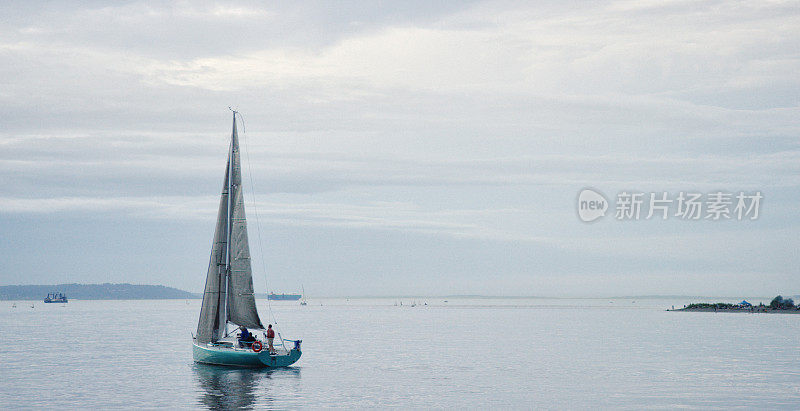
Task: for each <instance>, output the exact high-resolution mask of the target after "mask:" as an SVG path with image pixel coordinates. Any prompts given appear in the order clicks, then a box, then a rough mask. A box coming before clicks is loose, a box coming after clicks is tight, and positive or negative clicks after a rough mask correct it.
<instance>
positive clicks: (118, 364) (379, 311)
mask: <svg viewBox="0 0 800 411" xmlns="http://www.w3.org/2000/svg"><path fill="white" fill-rule="evenodd" d="M395 301H399V300H395V299H381V300H378V299H375V300H363V299H360V300H356V299H352V300H350V301H347V300H344V299H342V300H312V301H310V303H309V304H310V305H309V306H306V307H301V306H299V305H298V303H297V302H277V303H273V304H272V310H273V312H274V314H275V316H276V317H277V318H278V331H280V332H281V333H282V334H283V335H284V336H286V337H287V338H302V339H303V340H304V342H303V358H301V360H300V361H299V362H298V363H297V364H296V366H295V367H293V368H289V369H279V370H274V371H259V370H247V369H231V368H225V367H214V366H203V365H198V364H194V363H193V362H192V358H191V357H192V355H191V335H190V332H191V331H194V328H195V326H196V321H197V317H198V313H199V309H200V307H199V304H200V301H199V300H191V301H188V303H187V302H186V301H184V300H177V301H176V300H170V301H113V302H112V301H73V302H70V303H69V304H66V305H63V306H62V305H60V304H47V305H45V304H43V303H41V302H36V303H35V308H33V309H31V308H30V303H23V302H17V308H14V309H12V308H11V304H12V302H10V301H2V302H0V304H2V305H0V347H2V348H0V361H1V362H2V366H1V367H0V405H3V406H4V408H40V407H46V408H53V407H55V406H61V407H67V408H89V407H101V408H134V407H136V408H154V407H170V408H236V407H239V408H265V407H274V408H301V407H308V408H311V407H313V408H319V407H347V408H377V407H387V406H400V407H411V408H431V407H433V408H453V407H458V408H462V407H466V408H478V407H481V408H483V407H504V408H530V407H541V408H578V407H593V408H595V407H601V408H642V407H648V408H670V409H671V408H676V407H689V408H726V409H727V408H734V407H742V408H753V407H758V408H794V409H797V408H800V338H798V332H797V331H798V325H799V324H800V315H758V314H713V313H670V312H665V311H663V309H664V308H667V307H669V306H670V305H672V304H675V305H678V304H681V305H682V304H684V303H686V301H669V300H643V301H636V302H633V301H631V300H614V301H609V300H543V299H523V300H480V299H474V300H467V299H449V302H448V303H444V302H443V301H442V299H418V300H417V302H418V304H421V303H422V302H425V301H427V302H428V304H429V305H428V306H422V305H418V306H417V307H415V308H412V307H409V306H408V304H409V302H410V300H408V299H406V300H403V302H404V304H405V306H403V307H395V306H394V303H395ZM320 303H322V304H323V305H322V306H320ZM259 309H260V311H261V312H262V318H264V319H265V321H266V318H267V317H268V311H267V309H266V302H263V301H260V302H259Z"/></svg>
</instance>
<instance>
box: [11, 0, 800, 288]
mask: <svg viewBox="0 0 800 411" xmlns="http://www.w3.org/2000/svg"><path fill="white" fill-rule="evenodd" d="M0 20H2V21H3V22H4V24H3V25H2V27H0V34H2V36H0V39H1V40H0V62H2V64H0V183H1V184H2V189H3V191H2V195H0V228H1V229H3V232H7V233H15V235H16V236H18V237H19V238H20V241H23V242H25V241H27V242H29V243H26V244H30V245H35V244H36V243H37V241H39V242H42V243H44V244H46V246H47V247H49V250H51V251H52V252H53V253H54V254H53V255H54V257H53V261H51V262H47V261H45V262H41V263H40V264H37V265H36V266H31V267H26V266H25V264H23V262H24V261H25V259H28V260H30V259H31V255H30V254H27V253H26V252H23V253H21V254H20V253H14V252H12V251H13V250H15V248H14V247H13V245H12V244H10V243H9V242H6V243H2V247H0V250H2V251H3V252H4V255H9V256H11V257H10V258H11V259H12V260H13V261H12V263H11V265H10V266H9V267H11V266H13V267H14V272H11V271H0V283H11V282H15V281H18V280H15V278H17V277H16V274H15V273H18V272H24V273H28V274H31V275H33V274H36V275H42V276H44V277H43V278H50V279H54V278H56V277H53V276H52V275H51V274H47V273H48V272H49V271H51V270H53V269H54V268H53V267H60V266H64V267H82V266H83V265H84V263H86V261H85V260H82V258H81V257H79V256H77V255H76V256H73V257H72V259H70V257H68V256H67V255H66V254H64V255H63V256H62V255H61V254H58V253H56V251H53V250H57V249H59V250H64V249H71V248H70V247H68V246H67V245H65V243H60V242H59V241H58V239H59V238H61V237H60V236H61V235H63V236H64V238H66V237H69V236H77V238H76V239H75V240H76V241H82V242H88V243H92V244H96V245H98V246H101V247H102V248H103V250H104V252H106V253H108V254H109V255H111V256H113V255H118V256H120V258H123V259H126V258H128V257H130V256H129V255H127V254H126V253H128V250H131V249H136V250H137V251H136V252H137V254H138V255H139V257H140V258H142V259H149V260H155V259H157V258H161V257H163V256H160V255H158V254H159V253H158V252H157V251H154V250H150V249H148V248H147V247H145V246H143V245H142V244H147V243H148V242H158V241H161V242H162V243H161V244H162V247H161V248H162V249H170V250H173V252H174V253H176V255H180V256H181V258H175V259H172V260H171V261H174V262H172V263H169V267H167V268H164V270H171V272H176V273H185V274H182V275H178V276H165V275H164V274H165V272H158V273H153V274H152V275H148V274H143V273H142V272H141V270H142V267H140V266H136V264H135V261H136V259H134V258H132V257H130V261H128V264H126V265H122V266H119V265H117V266H115V267H114V269H115V270H118V271H119V273H116V274H114V275H119V276H120V277H124V276H126V275H128V276H135V278H141V279H142V281H143V282H160V281H161V280H160V279H162V278H174V280H173V283H172V285H180V286H183V287H184V288H191V289H196V288H197V287H195V286H193V285H192V284H194V280H193V275H194V274H192V273H191V271H192V270H200V271H202V267H200V268H197V266H202V265H203V264H202V261H203V260H204V259H206V258H207V255H205V254H207V250H206V248H207V243H208V241H210V240H208V239H207V238H206V237H208V236H210V233H206V232H205V231H208V230H210V229H211V228H208V227H206V225H208V226H209V227H210V225H211V223H212V222H213V221H211V220H213V215H214V208H215V207H216V194H217V193H218V191H219V189H220V184H221V179H222V175H221V169H222V167H223V166H224V161H225V147H226V146H227V142H226V139H227V136H228V134H229V127H230V113H229V112H228V111H227V110H226V107H227V106H229V105H231V106H235V107H238V108H239V109H240V110H241V111H242V112H243V113H244V119H245V125H246V127H245V128H246V130H247V132H246V133H243V143H244V145H245V148H246V153H247V160H248V164H249V167H248V168H247V169H246V170H245V172H246V173H247V174H248V176H247V177H248V179H246V183H249V182H250V181H253V182H254V184H255V187H248V189H249V190H250V191H251V192H252V191H255V193H256V198H257V200H258V201H257V203H258V206H257V207H258V208H257V210H258V212H259V215H260V216H261V218H262V220H263V223H264V225H265V226H266V230H267V231H268V232H269V231H270V230H274V231H275V233H274V234H275V236H276V242H277V241H285V242H286V244H274V242H273V244H272V246H273V247H274V248H275V250H274V252H273V251H272V250H269V249H268V250H267V251H266V253H267V256H266V258H268V259H271V260H269V261H270V262H271V263H273V264H274V265H275V266H276V267H278V270H277V271H278V272H277V273H276V274H278V275H280V274H281V273H282V272H283V273H284V274H285V272H284V271H281V270H289V268H288V267H290V266H291V264H292V262H291V261H290V260H288V258H295V259H306V260H307V261H306V263H305V265H304V266H303V267H304V268H302V269H301V270H305V271H304V272H305V273H306V274H305V275H307V276H309V277H310V278H314V281H316V283H317V284H318V285H319V286H320V287H321V288H322V287H325V286H326V285H330V284H331V283H334V282H336V283H342V284H346V282H342V279H341V278H339V277H337V274H341V273H346V274H347V275H351V276H355V277H358V279H359V281H358V282H357V283H358V284H367V285H369V286H371V287H373V288H372V289H373V290H375V292H376V293H380V292H384V291H382V290H391V289H394V288H393V287H398V286H401V284H398V283H395V282H392V281H391V280H390V279H387V278H386V276H383V275H382V276H373V275H374V272H375V271H376V270H379V269H380V268H381V267H386V266H388V265H392V264H395V265H396V266H393V267H392V268H391V270H389V271H391V273H395V274H397V275H401V274H402V275H409V276H412V277H414V278H416V279H417V280H418V281H419V284H425V285H426V286H429V287H430V288H431V289H436V290H441V292H442V293H449V292H450V291H453V292H457V290H455V289H452V288H448V287H451V284H452V283H453V279H454V278H462V277H463V278H464V281H463V284H469V286H466V285H465V286H464V287H463V288H461V289H459V290H461V292H472V293H474V292H481V291H480V290H482V289H483V287H486V283H485V281H483V282H482V281H481V280H480V279H481V278H484V277H485V276H486V275H487V274H488V273H490V272H491V273H492V275H495V276H497V278H494V279H493V284H502V286H498V287H497V288H492V290H494V291H493V292H502V290H525V292H524V293H531V294H535V293H536V292H537V290H540V289H546V290H551V291H549V292H551V293H558V290H564V289H566V288H568V287H572V286H574V285H575V284H579V283H585V284H595V285H597V284H600V283H603V282H604V281H607V282H609V283H610V285H609V286H607V287H601V288H597V287H595V288H586V290H590V289H606V290H609V291H613V290H615V289H618V290H623V289H626V290H627V289H630V290H633V291H631V292H635V290H636V289H637V288H636V287H639V288H638V289H641V290H644V289H648V284H659V285H660V286H661V287H662V288H663V289H669V290H672V291H670V292H677V291H675V290H681V289H682V288H681V285H680V284H692V285H691V286H689V285H687V286H686V287H701V288H702V287H705V289H706V290H709V291H707V292H713V290H712V289H713V284H714V281H711V280H709V279H710V278H713V277H714V276H721V277H725V278H730V279H732V282H733V283H734V284H735V283H736V282H737V281H739V284H741V287H740V289H741V292H749V290H747V288H748V287H751V286H755V285H754V284H755V283H754V282H753V281H750V280H748V279H747V278H748V276H753V275H760V276H763V278H765V280H764V281H765V282H767V283H769V284H770V285H768V286H767V287H770V286H771V287H777V286H779V285H782V284H778V283H779V282H781V283H783V284H790V285H792V286H798V283H797V282H796V281H797V280H796V279H795V280H790V279H789V277H787V276H786V275H784V274H782V273H788V272H791V270H792V267H795V266H796V265H797V264H796V263H797V255H796V251H793V250H796V249H797V248H798V242H797V240H796V239H795V238H794V237H793V235H792V233H793V232H795V231H796V229H797V222H796V219H794V218H793V215H794V211H793V210H794V209H795V208H796V204H797V202H798V201H799V200H800V197H798V194H797V193H798V190H797V189H798V186H800V181H799V180H798V176H800V173H799V171H800V170H799V169H798V167H800V166H798V164H800V161H798V160H800V144H798V139H797V136H798V133H800V122H798V120H797V119H798V118H800V115H799V114H800V109H798V107H799V106H800V104H798V96H800V80H798V79H797V76H796V73H797V72H798V69H800V54H798V50H800V44H799V43H800V12H798V9H797V7H796V5H795V4H794V3H792V2H771V3H753V2H735V1H720V2H706V3H695V2H669V3H663V2H636V3H630V2H614V1H612V2H602V3H577V4H570V5H567V4H563V2H539V3H537V4H536V5H535V6H529V5H524V4H518V3H508V2H470V3H463V2H462V3H442V4H433V3H430V2H419V3H414V4H409V3H407V2H404V3H397V2H378V3H366V4H365V3H355V2H354V3H347V2H345V3H339V4H337V5H336V6H335V7H334V6H330V5H325V4H313V3H291V4H289V3H287V4H270V5H264V4H262V3H259V2H237V3H234V4H228V3H226V4H220V3H215V2H201V3H194V2H178V3H174V2H138V1H131V2H125V3H116V4H113V5H108V4H107V3H105V2H85V3H82V4H80V5H75V4H74V3H66V2H50V3H47V6H46V7H42V6H41V5H38V4H30V5H28V4H7V5H3V6H0ZM251 172H252V180H250V179H249V177H250V175H249V174H250V173H251ZM586 186H593V187H596V188H598V189H600V190H603V191H604V192H605V193H606V194H608V195H610V196H613V195H614V194H615V193H616V192H617V191H620V190H634V189H635V190H642V191H669V192H673V193H674V192H677V191H681V190H701V191H710V190H716V189H724V190H730V191H738V190H762V191H764V192H765V198H766V200H765V205H764V207H765V209H764V216H763V218H762V219H761V220H759V221H758V222H756V223H753V224H750V225H745V224H739V223H736V224H728V225H723V224H716V225H714V224H707V223H705V222H700V223H697V224H692V223H686V222H672V221H670V222H667V223H664V224H659V223H652V222H641V223H632V224H627V225H625V224H622V223H616V224H614V223H615V222H613V221H605V222H603V223H600V224H595V225H590V226H586V225H583V224H581V223H579V222H578V221H577V219H576V218H575V215H574V204H573V202H574V196H575V193H576V192H577V191H578V190H580V189H581V188H583V187H586ZM249 206H250V209H249V210H251V211H253V212H254V211H256V208H255V207H253V206H252V205H249ZM87 218H89V219H95V218H97V219H102V220H103V221H102V222H98V223H97V224H98V227H97V228H96V229H95V230H92V231H91V232H90V233H89V232H87V234H85V236H83V237H82V234H80V233H77V234H69V235H67V234H63V232H62V231H61V230H62V228H60V227H73V226H75V227H81V224H82V222H83V221H84V220H85V219H87ZM207 220H208V223H207V224H206V223H204V222H206V221H207ZM139 226H141V227H148V228H149V230H150V231H149V232H145V231H140V230H137V229H136V227H139ZM30 227H39V228H38V229H40V230H42V232H43V233H51V234H52V235H51V237H53V238H49V239H48V238H45V237H47V236H46V235H43V236H42V235H40V234H39V232H37V231H30ZM163 227H170V229H169V230H167V229H165V228H163ZM119 230H126V232H130V233H133V234H130V235H126V236H125V241H122V240H119V241H110V243H108V244H105V243H99V242H96V243H95V241H99V240H97V236H103V235H106V236H111V237H113V234H109V233H116V232H118V231H119ZM56 233H58V234H57V235H56ZM153 233H158V234H153ZM180 233H192V235H196V236H197V237H199V238H202V241H200V240H197V241H196V242H194V243H192V244H191V245H192V247H194V248H197V250H189V249H188V248H187V249H185V250H184V249H180V250H179V249H176V248H169V244H172V243H174V242H176V241H177V242H180V240H177V239H178V238H183V237H182V236H181V234H180ZM90 234H91V235H92V236H94V237H88V236H89V235H90ZM171 236H172V237H171ZM315 236H322V237H323V238H324V239H326V240H315ZM155 237H158V239H155ZM6 238H13V237H10V236H9V237H6ZM114 238H115V237H114ZM295 238H302V239H303V240H304V241H306V242H308V243H313V244H318V245H319V248H318V249H315V250H312V251H313V253H312V254H313V257H308V256H304V255H302V254H301V253H299V251H296V250H302V244H300V243H296V242H297V241H299V240H295ZM743 238H746V239H748V240H746V241H745V240H741V239H743ZM327 239H333V240H332V241H331V242H326V241H327ZM337 241H338V242H339V243H343V242H347V243H348V244H349V247H350V248H347V249H344V250H343V249H341V248H340V247H339V246H338V245H337V244H336V243H337ZM289 245H293V246H295V248H292V249H289ZM423 245H424V247H423ZM377 247H384V249H393V250H394V251H392V252H391V253H390V252H388V251H387V252H385V253H382V252H376V249H377V251H380V250H381V249H380V248H377ZM359 248H364V249H366V250H370V251H369V252H370V253H371V254H370V255H369V256H365V254H366V253H367V252H366V251H365V252H359V251H358V250H359ZM437 251H438V252H437ZM280 253H283V254H280ZM443 254H446V255H448V258H447V259H446V260H447V261H446V262H447V263H449V264H450V266H451V268H448V265H447V264H445V263H443V262H439V261H437V260H436V256H437V255H443ZM56 255H57V256H58V258H56V257H55V256H56ZM336 255H342V256H348V257H349V258H348V259H345V258H344V257H341V258H340V257H336ZM409 256H418V257H419V258H409ZM501 257H502V258H501ZM584 258H585V259H588V263H587V264H583V265H581V264H579V263H578V261H581V259H584ZM332 259H333V260H335V262H334V263H329V262H328V260H332ZM480 259H482V260H483V261H477V260H480ZM619 259H624V260H625V261H624V262H623V263H620V262H619V261H618V260H619ZM195 260H197V261H199V263H197V264H194V263H186V264H184V263H181V262H179V261H195ZM108 261H113V258H111V257H109V260H108ZM56 262H58V265H57V264H56ZM465 262H470V263H471V264H466V263H465ZM280 267H283V268H280ZM618 268H619V270H620V273H619V274H618V275H610V274H608V273H609V272H614V271H615V270H616V269H618ZM109 270H110V268H108V267H106V268H103V267H97V268H91V269H87V270H86V271H87V272H86V273H81V270H78V269H75V270H73V271H72V273H73V275H75V276H78V277H81V276H83V277H81V278H82V279H83V280H84V281H96V280H104V279H106V277H104V276H105V275H108V271H109ZM318 270H323V271H324V270H327V271H326V272H324V273H319V272H317V271H318ZM636 272H638V273H640V274H641V277H635V278H634V277H632V276H633V275H634V274H631V273H636ZM553 273H559V275H560V277H559V276H556V277H553V275H554V274H553ZM689 273H694V274H689ZM737 273H738V274H737ZM48 275H50V277H48ZM692 275H695V276H696V277H697V278H696V280H692V279H691V278H692ZM737 275H738V276H737ZM673 277H674V278H678V279H671V278H673ZM334 278H335V279H336V281H334V280H333V279H334ZM426 278H431V280H426ZM642 278H647V280H646V281H645V280H642ZM737 279H738V280H737ZM76 280H78V279H77V278H76ZM53 281H54V282H55V281H56V280H53ZM791 281H794V283H792V282H791ZM550 282H552V283H553V284H551V285H549V284H550ZM514 284H517V285H518V286H514ZM629 284H635V286H634V285H629ZM286 285H287V286H288V284H286ZM615 287H617V288H615ZM343 290H344V289H342V290H340V291H341V292H345V291H343ZM470 290H472V291H470ZM683 290H685V291H686V292H691V293H694V292H696V291H693V290H690V289H689V288H683ZM337 292H338V291H337ZM408 292H410V293H413V291H408ZM587 292H588V291H587Z"/></svg>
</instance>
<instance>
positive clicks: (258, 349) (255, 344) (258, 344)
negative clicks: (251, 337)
mask: <svg viewBox="0 0 800 411" xmlns="http://www.w3.org/2000/svg"><path fill="white" fill-rule="evenodd" d="M251 348H252V349H253V351H255V352H261V350H262V349H264V346H263V345H261V341H253V345H252V346H251Z"/></svg>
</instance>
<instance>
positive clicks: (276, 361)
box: [192, 343, 302, 367]
mask: <svg viewBox="0 0 800 411" xmlns="http://www.w3.org/2000/svg"><path fill="white" fill-rule="evenodd" d="M301 355H302V353H301V352H300V351H299V350H291V351H289V352H288V353H286V352H284V353H279V354H278V355H269V352H267V350H262V351H261V352H253V351H252V350H242V349H233V348H225V347H211V346H200V345H197V344H194V343H193V344H192V356H193V357H194V360H195V361H196V362H199V363H204V364H214V365H232V366H237V367H288V366H290V365H292V364H294V363H296V362H297V360H299V359H300V356H301Z"/></svg>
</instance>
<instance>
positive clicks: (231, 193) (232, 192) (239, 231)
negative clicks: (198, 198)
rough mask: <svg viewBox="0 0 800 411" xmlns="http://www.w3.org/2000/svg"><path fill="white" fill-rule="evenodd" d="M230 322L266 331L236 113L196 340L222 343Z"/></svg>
mask: <svg viewBox="0 0 800 411" xmlns="http://www.w3.org/2000/svg"><path fill="white" fill-rule="evenodd" d="M228 323H233V324H236V325H244V326H245V327H248V328H256V329H263V328H264V326H263V325H262V324H261V319H260V318H259V317H258V310H257V309H256V301H255V297H254V295H253V271H252V268H251V265H250V246H249V243H248V241H247V220H246V218H245V212H244V196H243V194H242V170H241V159H240V156H239V135H238V133H237V131H236V112H234V113H233V132H232V133H231V146H230V151H229V152H228V163H227V165H226V167H225V181H224V183H223V186H222V196H221V198H220V202H219V212H218V213H217V227H216V230H215V232H214V243H213V245H212V247H211V258H210V260H209V262H208V273H207V275H206V286H205V290H204V291H203V306H202V308H201V309H200V320H199V321H198V324H197V341H198V342H200V343H205V342H211V341H217V340H219V339H220V338H222V337H224V336H225V334H226V332H227V324H228Z"/></svg>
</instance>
